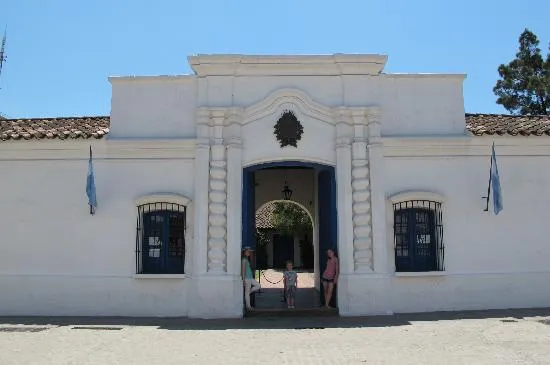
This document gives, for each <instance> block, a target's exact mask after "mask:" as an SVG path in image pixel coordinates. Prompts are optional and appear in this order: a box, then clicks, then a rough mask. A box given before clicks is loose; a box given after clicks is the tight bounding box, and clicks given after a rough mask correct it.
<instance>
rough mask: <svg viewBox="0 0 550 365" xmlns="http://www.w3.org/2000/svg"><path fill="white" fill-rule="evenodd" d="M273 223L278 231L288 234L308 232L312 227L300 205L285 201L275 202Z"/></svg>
mask: <svg viewBox="0 0 550 365" xmlns="http://www.w3.org/2000/svg"><path fill="white" fill-rule="evenodd" d="M273 225H274V226H275V229H277V230H278V231H279V232H281V233H282V234H288V235H292V234H298V235H304V234H308V233H310V232H311V230H312V228H313V226H312V224H311V219H310V218H309V215H308V214H307V212H305V211H304V210H303V209H302V208H301V207H300V206H298V205H296V204H293V203H287V202H276V203H275V209H274V211H273Z"/></svg>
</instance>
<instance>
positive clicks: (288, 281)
mask: <svg viewBox="0 0 550 365" xmlns="http://www.w3.org/2000/svg"><path fill="white" fill-rule="evenodd" d="M283 278H284V284H285V297H286V304H287V305H288V308H294V297H295V296H296V288H297V287H298V274H297V273H296V271H294V264H293V262H292V261H287V262H286V271H285V272H284V273H283Z"/></svg>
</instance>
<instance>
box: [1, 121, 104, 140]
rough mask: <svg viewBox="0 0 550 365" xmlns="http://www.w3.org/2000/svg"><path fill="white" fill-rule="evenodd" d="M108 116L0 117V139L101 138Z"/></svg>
mask: <svg viewBox="0 0 550 365" xmlns="http://www.w3.org/2000/svg"><path fill="white" fill-rule="evenodd" d="M108 133H109V117H108V116H106V117H105V116H104V117H72V118H33V119H0V141H7V140H37V139H63V140H64V139H89V138H96V139H99V138H102V137H103V136H105V135H107V134H108Z"/></svg>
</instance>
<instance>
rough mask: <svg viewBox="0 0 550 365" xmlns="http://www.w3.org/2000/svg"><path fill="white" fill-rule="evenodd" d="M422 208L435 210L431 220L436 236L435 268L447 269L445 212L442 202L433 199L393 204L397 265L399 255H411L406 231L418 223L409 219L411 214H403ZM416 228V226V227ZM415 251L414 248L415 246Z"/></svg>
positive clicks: (432, 229)
mask: <svg viewBox="0 0 550 365" xmlns="http://www.w3.org/2000/svg"><path fill="white" fill-rule="evenodd" d="M412 209H415V210H416V209H421V210H428V211H430V212H433V221H432V222H430V227H429V229H430V232H433V233H432V234H433V236H434V238H435V268H436V270H437V271H444V270H445V245H444V242H443V212H442V209H441V203H440V202H436V201H431V200H408V201H404V202H399V203H395V204H393V211H394V253H395V259H396V266H397V262H398V261H397V260H398V257H399V256H401V257H403V256H408V255H411V254H412V252H411V247H410V246H409V245H408V244H407V240H406V237H405V235H406V232H407V231H408V230H409V229H410V228H409V227H410V225H412V224H417V222H416V221H414V222H411V221H409V215H407V214H402V213H405V212H406V211H408V210H412ZM415 229H416V227H415ZM413 251H414V248H413ZM398 271H400V270H398Z"/></svg>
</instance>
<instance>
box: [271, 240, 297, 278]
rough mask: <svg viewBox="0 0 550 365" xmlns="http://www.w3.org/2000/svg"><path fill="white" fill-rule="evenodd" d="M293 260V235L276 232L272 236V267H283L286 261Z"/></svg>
mask: <svg viewBox="0 0 550 365" xmlns="http://www.w3.org/2000/svg"><path fill="white" fill-rule="evenodd" d="M289 260H292V261H294V237H292V236H289V235H280V234H276V235H274V236H273V267H274V268H276V269H283V268H285V267H286V262H287V261H289Z"/></svg>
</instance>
